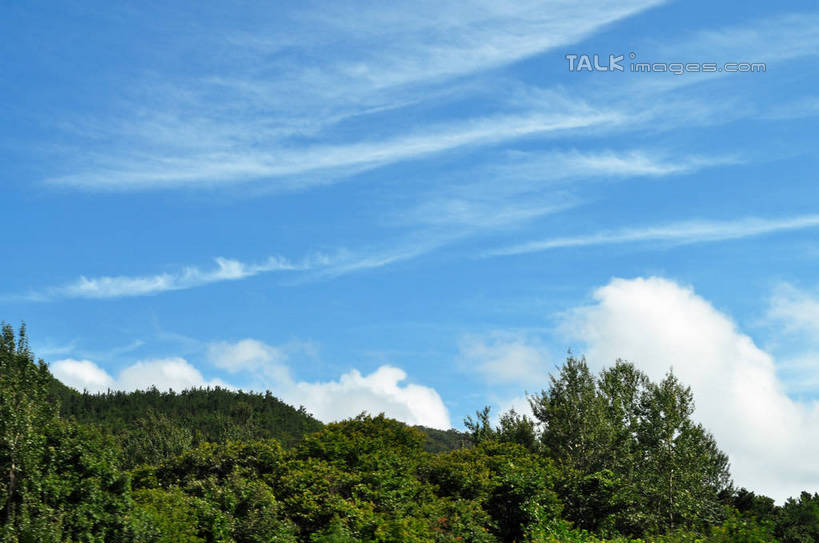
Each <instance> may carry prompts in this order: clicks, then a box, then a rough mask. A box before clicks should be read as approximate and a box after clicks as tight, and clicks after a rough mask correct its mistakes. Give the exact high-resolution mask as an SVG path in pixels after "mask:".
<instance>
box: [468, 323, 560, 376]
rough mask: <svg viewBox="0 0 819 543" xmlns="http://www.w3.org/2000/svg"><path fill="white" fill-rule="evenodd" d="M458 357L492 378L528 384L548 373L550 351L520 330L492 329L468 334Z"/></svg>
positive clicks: (472, 368)
mask: <svg viewBox="0 0 819 543" xmlns="http://www.w3.org/2000/svg"><path fill="white" fill-rule="evenodd" d="M458 358H459V360H460V362H461V364H462V365H463V366H465V367H466V368H467V369H469V370H475V371H478V372H479V373H480V374H481V375H483V377H484V378H486V379H487V380H489V381H490V382H494V383H497V382H499V381H500V382H502V383H515V384H526V383H531V382H533V380H538V379H541V380H542V379H543V377H544V376H545V375H546V374H547V373H548V365H547V361H548V360H549V356H548V353H546V351H545V350H544V349H543V348H542V347H541V346H539V345H537V344H536V343H535V342H532V341H531V340H529V339H528V338H526V337H524V336H523V335H521V334H515V333H509V332H493V333H492V334H489V335H488V336H483V337H482V336H476V335H468V336H464V337H463V338H461V340H460V342H459V355H458Z"/></svg>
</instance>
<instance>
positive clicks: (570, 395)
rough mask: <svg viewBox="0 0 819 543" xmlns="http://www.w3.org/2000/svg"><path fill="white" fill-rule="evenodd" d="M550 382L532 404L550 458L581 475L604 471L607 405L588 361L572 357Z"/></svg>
mask: <svg viewBox="0 0 819 543" xmlns="http://www.w3.org/2000/svg"><path fill="white" fill-rule="evenodd" d="M550 380H551V383H550V386H549V388H548V389H547V390H544V391H541V393H540V394H539V395H535V396H533V397H532V398H530V400H529V401H530V404H531V406H532V412H533V413H534V415H535V418H536V419H537V420H538V421H540V423H541V424H542V433H541V441H542V443H543V445H544V447H545V448H546V451H547V454H549V456H551V457H552V458H553V459H555V460H556V461H557V462H558V463H560V464H562V465H563V466H566V467H570V468H572V469H576V470H578V471H580V472H582V473H593V472H595V471H598V470H600V469H602V468H603V467H604V464H605V457H606V455H607V450H606V445H607V438H606V433H607V430H606V428H605V425H604V423H605V417H604V404H603V402H602V399H601V398H600V396H599V395H598V393H597V384H596V382H595V378H594V376H593V375H592V374H591V372H590V371H589V367H588V365H587V364H586V359H585V358H581V359H577V358H574V357H573V356H569V357H568V358H567V359H566V363H565V364H564V365H563V367H562V368H561V369H560V372H559V374H558V376H557V377H555V376H553V375H552V376H550Z"/></svg>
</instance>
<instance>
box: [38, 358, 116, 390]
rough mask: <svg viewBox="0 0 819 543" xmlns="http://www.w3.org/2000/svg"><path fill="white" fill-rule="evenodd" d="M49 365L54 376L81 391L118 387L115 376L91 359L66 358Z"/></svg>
mask: <svg viewBox="0 0 819 543" xmlns="http://www.w3.org/2000/svg"><path fill="white" fill-rule="evenodd" d="M49 367H50V369H51V373H52V374H54V377H56V378H57V379H59V380H60V381H62V382H63V384H65V385H67V386H70V387H71V388H75V389H77V390H80V391H82V390H87V391H88V392H92V393H94V392H105V391H106V390H108V389H116V388H117V386H116V382H115V381H114V378H113V377H111V376H110V375H108V372H106V371H105V370H103V369H102V368H100V367H99V366H97V365H96V364H94V363H93V362H91V361H90V360H74V359H73V358H66V359H64V360H57V361H56V362H53V363H52V364H50V366H49Z"/></svg>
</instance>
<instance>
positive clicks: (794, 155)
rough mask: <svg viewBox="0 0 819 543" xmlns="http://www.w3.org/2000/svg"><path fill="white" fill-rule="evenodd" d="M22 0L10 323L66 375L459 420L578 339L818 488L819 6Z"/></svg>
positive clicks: (3, 49) (756, 482)
mask: <svg viewBox="0 0 819 543" xmlns="http://www.w3.org/2000/svg"><path fill="white" fill-rule="evenodd" d="M3 11H4V17H2V20H1V21H0V34H1V35H2V36H3V39H2V40H0V67H2V70H0V157H2V163H3V169H2V174H0V175H2V190H3V192H2V198H0V224H2V226H3V227H4V231H5V234H6V235H5V239H4V258H3V265H2V267H0V278H2V287H0V309H2V314H0V318H2V319H5V320H7V321H9V322H13V323H17V322H19V321H21V320H25V321H26V323H27V324H28V326H29V329H30V333H31V334H32V337H33V342H34V347H35V350H36V351H37V353H38V354H39V355H40V356H42V357H43V358H44V359H45V360H46V361H48V362H49V363H51V365H52V369H53V371H54V372H55V374H57V375H58V376H59V377H60V378H61V379H63V380H64V381H65V382H67V383H68V384H71V385H72V386H75V387H77V388H80V389H82V388H88V389H89V390H104V389H106V388H124V389H133V388H142V387H146V386H150V385H156V386H158V387H160V388H168V387H172V388H175V389H179V388H184V387H189V386H203V385H208V384H220V385H224V386H233V387H239V388H245V389H254V390H265V389H271V390H273V391H274V392H275V393H276V394H278V395H280V396H281V397H282V398H284V399H285V400H287V401H289V402H291V403H293V404H296V405H300V404H303V405H305V406H306V407H307V409H308V410H310V411H311V412H313V413H315V414H316V415H317V416H319V417H320V418H322V419H323V420H333V419H335V418H338V417H346V416H351V415H354V414H356V413H358V412H360V411H362V410H369V411H371V412H378V411H386V412H387V413H388V414H390V415H392V416H395V417H398V418H401V419H402V420H406V421H408V422H412V423H423V424H427V425H432V426H438V427H448V426H450V425H454V426H455V427H460V426H461V425H462V422H461V421H462V420H463V418H464V416H466V415H468V414H470V413H473V412H474V411H475V410H476V409H479V408H481V407H482V406H483V405H485V404H487V403H490V404H492V405H494V406H495V408H496V411H497V410H499V409H504V408H508V407H512V406H517V407H518V408H519V409H521V408H524V409H525V397H524V393H525V392H526V391H528V392H536V391H538V390H540V389H541V388H542V387H543V386H545V384H546V382H547V375H548V372H549V371H550V370H551V369H553V368H554V366H555V364H559V363H560V361H561V360H562V358H563V357H564V355H565V352H566V350H567V349H569V348H571V349H572V350H573V351H574V352H576V353H586V354H587V355H588V358H589V362H590V364H591V365H592V366H593V367H594V368H596V369H597V368H600V367H602V366H604V365H607V364H611V363H612V362H613V361H614V359H615V358H617V357H618V356H621V357H624V358H628V359H630V360H632V361H634V362H635V363H636V364H638V365H639V366H640V367H642V368H644V369H645V370H646V371H648V372H649V374H650V375H652V376H654V377H660V376H662V374H663V373H664V372H665V371H667V370H668V369H669V368H670V367H672V366H673V367H674V371H675V372H676V373H678V374H679V375H680V376H681V377H682V378H683V380H684V381H686V382H688V383H690V384H692V385H693V386H694V389H695V394H696V398H697V403H698V412H697V416H698V417H699V418H700V420H702V421H703V422H704V423H705V424H706V425H707V426H708V427H709V428H711V429H712V430H713V431H714V433H715V434H716V436H717V439H718V440H719V441H720V443H721V444H722V445H723V448H725V449H726V451H727V452H728V453H729V455H730V456H731V459H732V463H733V465H734V473H735V476H736V478H737V482H738V483H739V484H742V485H745V486H749V487H752V488H756V489H758V490H761V491H763V492H767V493H769V494H770V495H773V496H775V497H777V498H778V499H781V498H783V497H784V496H787V495H791V494H794V493H795V492H797V491H798V490H800V489H802V488H807V487H806V485H808V486H810V485H812V487H813V488H812V489H813V490H816V489H817V488H819V463H817V461H816V460H811V459H815V458H819V430H816V428H817V427H819V426H817V424H819V407H817V405H819V404H817V399H819V369H818V368H819V355H817V341H816V339H815V338H816V337H819V335H817V332H819V278H817V277H816V269H817V260H818V259H819V245H818V244H817V241H816V240H817V231H819V191H817V190H816V173H815V172H816V171H817V167H818V166H819V158H817V156H816V153H815V149H816V147H817V143H819V142H818V141H817V139H818V138H817V120H819V93H817V89H819V76H817V74H816V70H815V68H816V66H817V60H818V58H817V57H818V56H819V12H817V11H816V5H815V3H814V2H789V3H788V4H787V7H782V6H779V5H773V4H770V3H767V2H743V3H716V4H715V3H713V2H707V3H706V2H699V1H690V2H685V3H683V2H663V1H660V0H628V1H625V2H605V1H594V0H582V1H572V2H569V1H552V2H530V1H523V2H511V3H505V2H458V3H442V2H434V3H433V2H415V3H412V4H408V5H405V6H400V7H398V6H390V7H387V6H386V5H385V4H384V3H376V2H372V3H369V2H358V3H344V4H343V5H342V4H340V3H331V2H326V3H324V2H296V3H289V2H279V3H276V6H275V7H271V5H269V4H267V3H253V2H243V3H241V4H239V5H236V4H234V3H230V4H228V3H223V4H218V5H216V4H214V5H210V6H202V5H199V3H196V4H194V3H191V4H184V3H174V4H173V5H172V6H168V5H166V3H148V2H140V3H133V4H124V3H123V4H121V5H119V6H111V5H109V4H108V3H106V4H103V3H93V2H81V3H80V2H72V3H64V4H62V5H61V6H55V5H53V4H52V3H38V2H29V3H25V4H12V3H7V4H6V5H4V6H3ZM584 54H586V55H594V54H597V55H599V57H600V58H601V59H603V60H601V62H602V63H607V59H608V58H609V55H615V56H619V55H622V56H623V57H624V60H623V61H622V63H621V64H622V65H624V67H625V70H624V71H623V72H602V71H591V72H590V71H574V72H572V71H570V69H569V61H568V60H567V58H566V56H567V55H584ZM632 62H646V63H652V64H654V63H689V64H690V63H699V64H707V63H714V64H716V65H717V66H719V67H720V68H722V67H724V66H725V64H726V63H764V65H765V70H764V72H760V71H758V70H756V71H754V72H751V73H728V72H726V71H725V70H724V69H723V70H722V71H719V72H716V73H691V72H689V73H683V74H673V73H661V72H656V71H655V72H653V73H635V72H632V71H631V70H630V63H632ZM772 433H776V434H777V436H778V437H777V442H778V443H779V445H778V446H776V447H771V445H770V441H771V439H770V438H771V435H772ZM773 465H776V466H779V467H777V468H776V469H772V468H771V466H773ZM795 466H799V467H798V468H797V467H795Z"/></svg>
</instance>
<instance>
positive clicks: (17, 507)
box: [0, 323, 56, 541]
mask: <svg viewBox="0 0 819 543" xmlns="http://www.w3.org/2000/svg"><path fill="white" fill-rule="evenodd" d="M50 381H51V374H50V373H49V372H48V368H47V366H46V365H45V363H44V362H43V361H42V360H41V361H39V362H38V363H36V364H35V363H34V357H33V356H32V354H31V351H30V349H29V344H28V338H27V336H26V329H25V326H21V327H20V332H19V335H16V334H15V332H14V329H13V328H12V327H11V326H10V325H8V324H5V323H4V324H3V325H2V332H0V518H2V519H3V526H2V529H0V530H2V531H1V532H0V533H2V540H3V541H16V540H17V539H16V538H17V536H18V535H19V534H22V533H32V532H35V531H37V530H38V529H37V527H36V525H37V524H38V523H40V522H42V521H43V519H42V517H43V515H41V514H39V513H38V512H37V508H38V504H39V501H38V496H37V492H38V489H39V487H40V483H41V479H42V469H41V468H42V460H43V453H44V449H45V447H44V444H45V441H46V435H45V428H46V426H47V425H48V424H49V422H50V421H51V420H52V419H53V418H54V416H55V415H56V408H55V406H54V405H53V404H52V403H51V402H49V401H48V390H49V389H48V387H49V383H50Z"/></svg>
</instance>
